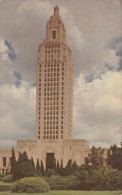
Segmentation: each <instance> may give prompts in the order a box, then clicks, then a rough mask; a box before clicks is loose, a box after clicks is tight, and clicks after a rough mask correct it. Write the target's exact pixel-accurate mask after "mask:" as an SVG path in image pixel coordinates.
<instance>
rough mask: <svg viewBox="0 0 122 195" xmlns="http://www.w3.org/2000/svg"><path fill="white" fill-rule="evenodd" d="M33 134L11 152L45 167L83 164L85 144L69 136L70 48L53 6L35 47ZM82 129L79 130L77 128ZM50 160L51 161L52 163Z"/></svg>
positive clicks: (2, 166)
mask: <svg viewBox="0 0 122 195" xmlns="http://www.w3.org/2000/svg"><path fill="white" fill-rule="evenodd" d="M36 92H37V93H36V136H35V138H34V139H33V140H17V144H16V148H15V154H16V158H17V157H18V154H19V153H22V152H24V151H26V153H27V155H28V157H29V158H30V159H31V158H33V160H34V163H35V165H36V163H37V159H38V160H39V162H40V164H41V161H42V162H43V164H44V167H46V168H53V165H54V163H55V162H59V164H61V163H62V164H63V166H66V165H67V162H68V161H69V160H71V162H72V163H73V162H74V161H76V162H77V164H78V165H81V164H83V163H84V161H85V158H86V157H87V156H88V153H89V143H88V141H86V140H84V139H72V137H71V134H72V121H73V70H72V56H71V50H70V49H69V47H68V45H67V43H66V29H65V26H64V23H63V21H62V19H61V17H60V15H59V8H58V7H57V6H56V7H55V8H54V14H53V16H51V17H50V19H49V21H48V22H47V27H46V39H45V40H44V42H43V43H42V44H41V45H40V46H39V51H38V62H37V91H36ZM81 131H83V129H81ZM11 156H12V151H11V150H10V149H5V150H1V149H0V173H2V172H3V170H4V173H5V172H6V171H8V170H9V169H10V166H11V165H10V159H11ZM52 162H53V163H52Z"/></svg>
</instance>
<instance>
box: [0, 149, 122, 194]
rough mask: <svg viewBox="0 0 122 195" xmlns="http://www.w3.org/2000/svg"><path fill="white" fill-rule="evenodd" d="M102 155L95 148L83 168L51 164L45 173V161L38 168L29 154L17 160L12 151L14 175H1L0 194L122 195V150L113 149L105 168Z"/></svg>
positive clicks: (71, 164) (73, 164)
mask: <svg viewBox="0 0 122 195" xmlns="http://www.w3.org/2000/svg"><path fill="white" fill-rule="evenodd" d="M103 152H104V151H103V149H101V148H95V147H93V148H92V150H91V153H90V154H89V157H88V159H87V161H86V163H85V164H84V165H81V166H78V165H77V163H76V162H73V163H72V162H71V160H69V161H68V163H67V166H66V167H63V164H62V162H61V164H60V165H59V162H56V161H54V162H52V161H50V163H49V164H47V166H46V169H44V166H43V163H42V161H41V163H40V162H39V159H37V164H36V166H35V165H34V162H33V159H28V156H27V154H26V152H24V153H20V154H19V158H18V160H16V159H15V154H14V150H13V152H12V166H11V172H10V173H6V174H5V175H0V194H1V195H12V194H13V195H16V194H19V195H21V194H23V195H27V194H30V193H33V194H34V195H39V194H40V195H43V194H44V195H122V163H121V162H122V148H117V146H113V147H112V148H111V150H110V151H109V153H108V159H107V161H106V162H107V163H106V164H105V161H104V159H103ZM113 154H114V155H113ZM112 155H113V156H112ZM49 166H51V168H50V167H49Z"/></svg>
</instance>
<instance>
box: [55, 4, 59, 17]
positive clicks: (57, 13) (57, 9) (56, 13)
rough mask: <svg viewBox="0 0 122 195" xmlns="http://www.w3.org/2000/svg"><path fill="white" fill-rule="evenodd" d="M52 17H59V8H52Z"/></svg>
mask: <svg viewBox="0 0 122 195" xmlns="http://www.w3.org/2000/svg"><path fill="white" fill-rule="evenodd" d="M54 16H59V7H58V6H56V7H54Z"/></svg>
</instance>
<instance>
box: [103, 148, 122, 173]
mask: <svg viewBox="0 0 122 195" xmlns="http://www.w3.org/2000/svg"><path fill="white" fill-rule="evenodd" d="M107 164H108V165H110V166H112V168H114V169H118V170H122V147H117V145H113V146H111V147H110V149H109V150H108V154H107Z"/></svg>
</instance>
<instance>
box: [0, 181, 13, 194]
mask: <svg viewBox="0 0 122 195" xmlns="http://www.w3.org/2000/svg"><path fill="white" fill-rule="evenodd" d="M11 186H12V184H8V183H7V184H6V183H3V182H0V192H2V191H9V190H10V189H11Z"/></svg>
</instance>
